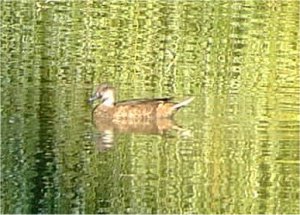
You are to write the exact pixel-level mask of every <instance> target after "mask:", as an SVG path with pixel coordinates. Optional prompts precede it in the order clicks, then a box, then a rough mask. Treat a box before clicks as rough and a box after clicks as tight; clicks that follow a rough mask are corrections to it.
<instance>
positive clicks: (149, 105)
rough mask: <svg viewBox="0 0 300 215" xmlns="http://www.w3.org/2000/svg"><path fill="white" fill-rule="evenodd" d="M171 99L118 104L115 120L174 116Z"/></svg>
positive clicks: (138, 100) (130, 101)
mask: <svg viewBox="0 0 300 215" xmlns="http://www.w3.org/2000/svg"><path fill="white" fill-rule="evenodd" d="M170 100H171V98H157V99H136V100H129V101H121V102H118V103H116V105H115V107H114V108H115V111H114V118H121V119H134V118H146V119H151V118H166V117H170V116H171V115H172V106H173V105H174V103H173V102H171V101H170Z"/></svg>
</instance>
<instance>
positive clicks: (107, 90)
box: [89, 84, 194, 120]
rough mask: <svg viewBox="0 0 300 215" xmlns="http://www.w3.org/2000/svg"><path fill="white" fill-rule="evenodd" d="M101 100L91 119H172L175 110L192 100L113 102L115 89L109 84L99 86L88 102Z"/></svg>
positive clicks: (156, 99)
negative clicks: (176, 101) (177, 101)
mask: <svg viewBox="0 0 300 215" xmlns="http://www.w3.org/2000/svg"><path fill="white" fill-rule="evenodd" d="M96 99H101V101H102V104H100V105H97V106H96V107H95V108H94V110H93V117H96V118H106V119H112V120H116V119H117V120H118V119H162V118H169V117H172V116H173V115H174V114H175V113H176V111H177V110H179V109H180V108H182V107H184V106H187V105H188V104H189V103H190V102H191V101H192V100H193V99H194V98H189V99H187V100H185V101H182V102H180V103H175V102H172V101H171V98H155V99H135V100H128V101H122V102H115V89H114V88H113V87H112V86H110V85H109V84H101V85H100V86H99V87H98V88H97V90H96V93H95V95H94V96H93V97H91V98H90V99H89V101H94V100H96Z"/></svg>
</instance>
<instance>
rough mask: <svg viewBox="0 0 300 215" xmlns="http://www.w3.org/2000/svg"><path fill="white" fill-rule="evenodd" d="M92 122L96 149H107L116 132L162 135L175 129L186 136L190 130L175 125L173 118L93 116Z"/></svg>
mask: <svg viewBox="0 0 300 215" xmlns="http://www.w3.org/2000/svg"><path fill="white" fill-rule="evenodd" d="M93 121H94V124H95V126H96V128H97V129H98V131H99V132H100V134H101V135H100V136H99V138H98V140H97V147H98V149H100V150H101V151H102V150H105V149H109V148H111V147H112V146H113V144H114V136H115V135H116V134H118V133H129V134H130V133H133V134H144V135H149V134H152V135H153V134H155V135H164V134H167V132H170V131H171V130H174V131H177V132H178V135H180V134H181V136H183V135H184V136H185V137H187V136H188V135H190V132H189V131H188V130H186V129H183V128H181V127H180V126H178V125H176V123H175V121H174V120H173V119H169V118H163V119H128V120H125V119H123V120H122V119H120V120H114V121H112V120H110V119H103V118H94V119H93Z"/></svg>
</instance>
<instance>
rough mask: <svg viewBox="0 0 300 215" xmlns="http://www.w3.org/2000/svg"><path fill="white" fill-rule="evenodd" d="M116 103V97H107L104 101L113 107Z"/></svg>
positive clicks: (105, 104)
mask: <svg viewBox="0 0 300 215" xmlns="http://www.w3.org/2000/svg"><path fill="white" fill-rule="evenodd" d="M114 104H115V99H114V98H113V97H110V98H107V99H105V100H104V101H103V103H102V105H104V106H107V107H113V106H114Z"/></svg>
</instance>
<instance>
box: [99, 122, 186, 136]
mask: <svg viewBox="0 0 300 215" xmlns="http://www.w3.org/2000/svg"><path fill="white" fill-rule="evenodd" d="M94 124H95V126H96V127H97V129H98V131H100V132H106V131H111V132H116V133H136V134H164V133H166V132H167V131H169V130H171V129H179V128H180V127H179V126H177V125H176V124H175V123H174V121H173V120H172V119H168V118H164V119H156V120H148V119H143V120H127V119H123V120H122V119H121V120H114V121H112V120H110V119H105V118H94Z"/></svg>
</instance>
